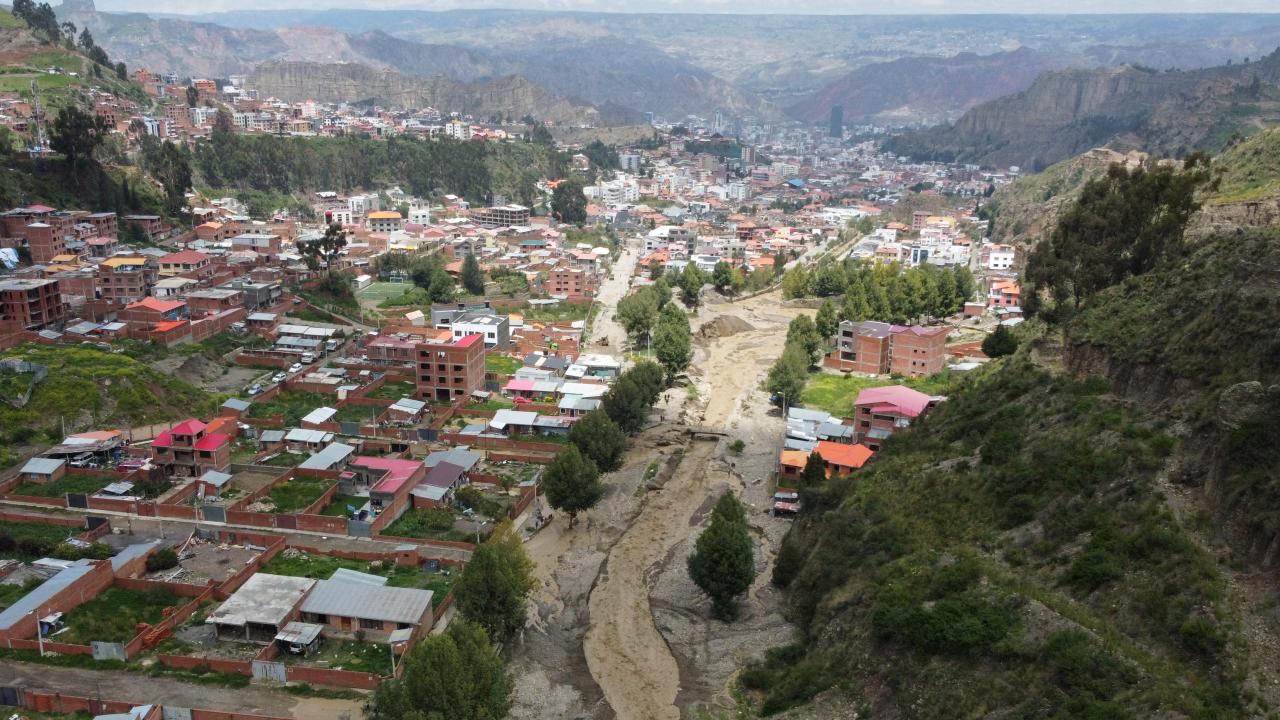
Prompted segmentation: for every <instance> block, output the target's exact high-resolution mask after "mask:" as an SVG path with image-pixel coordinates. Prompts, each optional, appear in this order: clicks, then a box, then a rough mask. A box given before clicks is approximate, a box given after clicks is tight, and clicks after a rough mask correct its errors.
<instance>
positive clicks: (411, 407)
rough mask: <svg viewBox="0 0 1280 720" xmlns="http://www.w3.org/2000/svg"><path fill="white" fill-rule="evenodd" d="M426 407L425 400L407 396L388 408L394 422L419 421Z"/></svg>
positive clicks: (389, 416) (389, 415)
mask: <svg viewBox="0 0 1280 720" xmlns="http://www.w3.org/2000/svg"><path fill="white" fill-rule="evenodd" d="M426 409H427V404H426V403H425V402H423V401H421V400H414V399H413V398H407V397H406V398H400V399H399V400H397V401H395V402H394V403H392V405H391V407H389V408H387V412H388V418H389V419H390V420H391V421H392V422H403V423H412V422H417V421H418V419H419V418H421V417H422V413H423V412H424V411H426Z"/></svg>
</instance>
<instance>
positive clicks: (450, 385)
mask: <svg viewBox="0 0 1280 720" xmlns="http://www.w3.org/2000/svg"><path fill="white" fill-rule="evenodd" d="M415 350H416V353H417V360H418V369H417V382H418V395H417V397H418V399H419V400H431V401H437V402H440V401H444V402H450V401H453V400H456V399H458V398H465V397H467V396H469V395H470V394H471V393H473V392H475V391H477V390H483V389H484V372H485V369H484V351H485V344H484V336H483V335H479V334H472V335H466V336H464V337H461V338H459V339H457V340H453V339H440V340H436V341H426V342H420V343H418V344H417V346H416V348H415Z"/></svg>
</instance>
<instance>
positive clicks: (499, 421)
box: [489, 408, 538, 437]
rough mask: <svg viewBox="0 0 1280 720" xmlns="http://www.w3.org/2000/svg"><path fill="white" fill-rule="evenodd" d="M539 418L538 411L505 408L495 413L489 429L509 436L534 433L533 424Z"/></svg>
mask: <svg viewBox="0 0 1280 720" xmlns="http://www.w3.org/2000/svg"><path fill="white" fill-rule="evenodd" d="M537 419H538V413H536V412H530V411H527V410H508V409H505V408H504V409H502V410H499V411H497V412H495V413H494V414H493V419H492V420H490V421H489V429H491V430H494V431H496V432H499V433H502V434H503V435H506V436H507V437H511V436H512V435H532V434H533V426H534V423H535V422H536V421H537Z"/></svg>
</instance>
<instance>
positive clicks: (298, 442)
mask: <svg viewBox="0 0 1280 720" xmlns="http://www.w3.org/2000/svg"><path fill="white" fill-rule="evenodd" d="M284 442H285V445H287V446H288V447H289V450H290V451H292V452H307V453H317V452H320V451H321V450H323V449H325V448H326V447H328V446H329V443H332V442H333V433H331V432H325V431H324V430H308V429H306V428H293V429H291V430H289V432H287V433H285V436H284Z"/></svg>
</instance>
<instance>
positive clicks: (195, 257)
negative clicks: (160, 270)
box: [160, 250, 209, 265]
mask: <svg viewBox="0 0 1280 720" xmlns="http://www.w3.org/2000/svg"><path fill="white" fill-rule="evenodd" d="M208 259H209V256H208V255H205V254H204V253H202V252H197V251H195V250H182V251H180V252H175V253H169V254H168V255H165V256H164V257H162V258H160V262H161V263H166V264H170V265H195V264H196V263H198V262H203V261H205V260H208Z"/></svg>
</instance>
